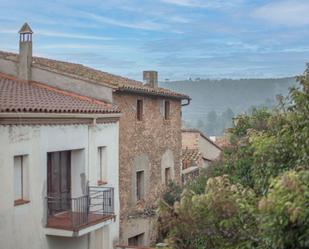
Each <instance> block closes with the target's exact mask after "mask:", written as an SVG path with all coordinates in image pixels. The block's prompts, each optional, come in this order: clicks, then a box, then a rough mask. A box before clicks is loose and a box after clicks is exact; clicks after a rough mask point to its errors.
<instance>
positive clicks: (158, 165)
mask: <svg viewBox="0 0 309 249" xmlns="http://www.w3.org/2000/svg"><path fill="white" fill-rule="evenodd" d="M30 30H31V29H30ZM24 31H26V32H28V33H29V28H28V29H22V30H21V33H20V34H21V36H22V34H23V32H24ZM31 32H32V31H31ZM22 41H23V40H22ZM22 41H21V42H20V55H17V54H14V53H7V52H0V72H1V70H2V72H5V73H7V74H9V75H14V76H19V77H20V78H21V79H24V80H29V79H31V80H32V81H36V82H41V83H44V84H47V85H49V86H52V87H55V88H59V89H62V90H64V91H70V92H74V93H77V94H80V95H83V96H86V97H89V98H93V99H96V100H99V101H104V102H106V103H110V104H111V105H115V106H118V108H119V110H121V113H122V114H121V117H120V121H119V186H120V216H119V221H120V241H119V243H120V244H124V245H128V244H130V245H150V244H153V243H155V240H156V219H157V218H156V215H155V207H156V200H157V198H158V197H159V195H160V193H161V191H162V189H163V188H164V187H165V185H166V184H167V183H168V182H169V181H170V180H175V181H177V182H180V181H181V107H182V105H186V104H188V102H189V101H190V98H189V97H188V96H186V95H183V94H178V93H175V92H172V91H170V90H168V89H163V88H160V87H159V86H158V74H157V72H155V71H145V72H144V75H143V78H144V82H139V81H135V80H131V79H128V78H125V77H121V76H116V75H112V74H109V73H106V72H102V71H99V70H95V69H92V68H89V67H85V66H83V65H80V64H74V63H68V62H62V61H56V60H51V59H46V58H40V57H33V56H32V50H31V49H30V48H32V43H31V44H29V43H28V45H26V46H24V45H23V42H22ZM29 51H31V53H30V52H29ZM25 61H26V62H25ZM25 63H26V65H28V66H27V67H24V66H23V67H21V66H20V65H24V64H25ZM27 63H28V64H27ZM21 68H23V70H24V71H23V73H20V70H21Z"/></svg>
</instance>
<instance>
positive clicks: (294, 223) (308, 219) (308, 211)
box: [259, 171, 309, 249]
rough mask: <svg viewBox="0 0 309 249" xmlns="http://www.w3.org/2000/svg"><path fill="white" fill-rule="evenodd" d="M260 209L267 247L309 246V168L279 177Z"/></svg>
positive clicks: (284, 248)
mask: <svg viewBox="0 0 309 249" xmlns="http://www.w3.org/2000/svg"><path fill="white" fill-rule="evenodd" d="M259 209H260V213H261V215H260V227H261V238H263V244H264V245H265V246H264V247H265V248H278V249H289V248H297V249H301V248H303V249H305V248H309V171H299V172H296V171H288V172H286V173H284V174H283V175H282V176H280V177H278V178H276V179H275V180H274V181H273V182H272V184H271V186H270V190H269V192H268V194H267V196H266V197H263V198H262V199H261V201H260V202H259Z"/></svg>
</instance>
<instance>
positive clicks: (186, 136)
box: [182, 130, 221, 161]
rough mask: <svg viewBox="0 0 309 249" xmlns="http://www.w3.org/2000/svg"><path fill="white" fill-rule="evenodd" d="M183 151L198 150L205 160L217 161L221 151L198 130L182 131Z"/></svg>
mask: <svg viewBox="0 0 309 249" xmlns="http://www.w3.org/2000/svg"><path fill="white" fill-rule="evenodd" d="M182 149H191V150H192V149H198V150H199V151H200V152H201V153H202V155H203V157H204V158H206V159H208V160H211V161H212V160H215V159H216V158H218V156H219V155H220V153H221V150H220V149H219V148H218V147H217V146H216V145H214V144H213V143H212V142H210V141H209V140H208V139H206V138H205V137H204V136H203V135H202V134H201V133H200V132H199V131H198V130H190V131H186V130H183V131H182Z"/></svg>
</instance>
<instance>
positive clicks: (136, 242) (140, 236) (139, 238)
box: [128, 233, 144, 246]
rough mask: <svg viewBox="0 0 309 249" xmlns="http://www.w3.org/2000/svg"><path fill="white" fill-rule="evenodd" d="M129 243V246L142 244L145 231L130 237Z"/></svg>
mask: <svg viewBox="0 0 309 249" xmlns="http://www.w3.org/2000/svg"><path fill="white" fill-rule="evenodd" d="M128 244H129V246H142V245H143V244H144V233H141V234H138V235H136V236H133V237H131V238H129V239H128Z"/></svg>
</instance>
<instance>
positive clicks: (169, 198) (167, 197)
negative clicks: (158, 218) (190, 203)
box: [162, 182, 182, 206]
mask: <svg viewBox="0 0 309 249" xmlns="http://www.w3.org/2000/svg"><path fill="white" fill-rule="evenodd" d="M181 192H182V187H181V186H179V185H178V184H176V183H175V182H170V183H169V184H168V185H167V188H166V189H165V191H164V193H163V195H162V198H163V200H164V201H165V202H166V203H167V204H168V205H170V206H172V205H173V204H174V203H175V202H176V201H179V200H180V195H181Z"/></svg>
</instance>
